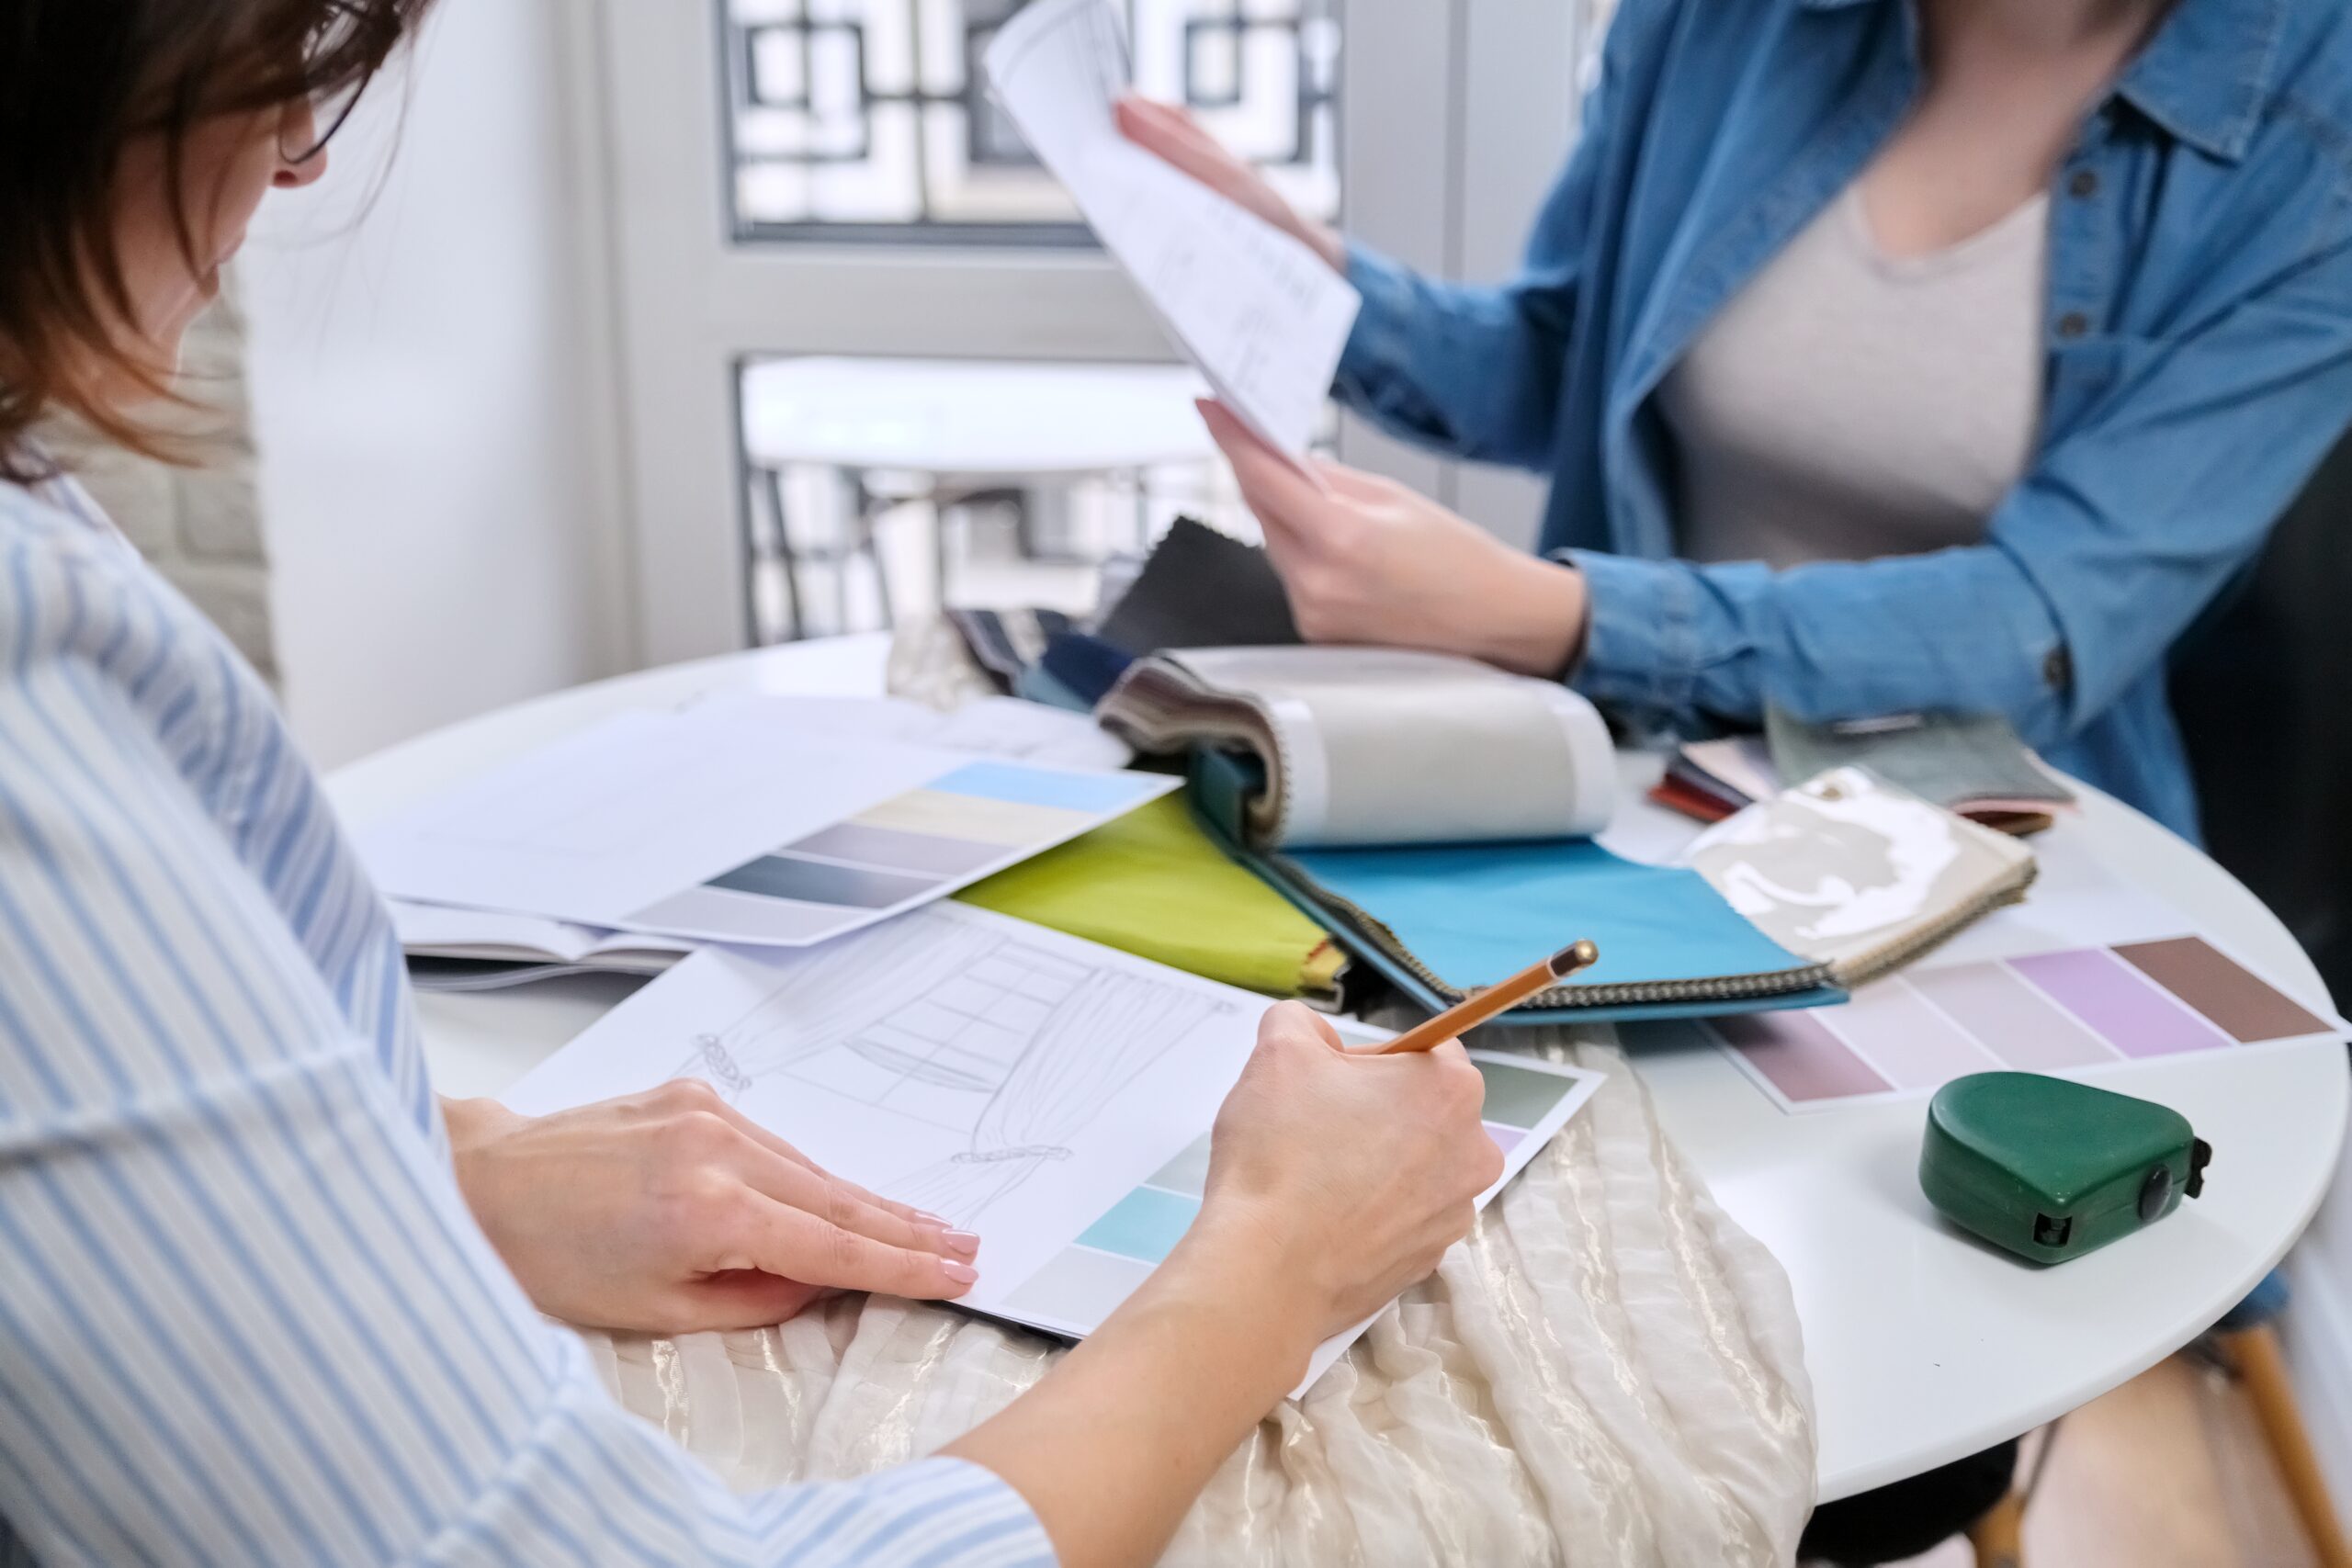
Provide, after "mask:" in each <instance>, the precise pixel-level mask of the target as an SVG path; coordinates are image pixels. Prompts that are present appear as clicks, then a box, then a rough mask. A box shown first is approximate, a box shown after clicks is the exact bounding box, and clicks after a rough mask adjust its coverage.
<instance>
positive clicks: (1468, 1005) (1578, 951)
mask: <svg viewBox="0 0 2352 1568" xmlns="http://www.w3.org/2000/svg"><path fill="white" fill-rule="evenodd" d="M1598 963H1600V949H1599V948H1598V947H1595V946H1594V945H1593V944H1592V943H1591V942H1577V943H1576V944H1575V945H1573V946H1570V947H1564V948H1562V949H1560V951H1559V952H1557V953H1554V954H1552V956H1551V957H1549V958H1547V959H1545V960H1544V962H1542V963H1541V964H1529V965H1528V966H1527V967H1526V968H1524V969H1522V970H1521V971H1520V972H1519V973H1518V974H1516V975H1513V976H1511V977H1510V979H1508V980H1505V981H1504V982H1502V983H1501V984H1500V985H1498V986H1489V987H1487V988H1486V989H1485V990H1483V991H1480V992H1479V993H1478V994H1477V995H1476V996H1473V997H1465V998H1463V999H1462V1000H1461V1001H1459V1002H1457V1003H1455V1004H1454V1005H1453V1007H1450V1008H1448V1009H1446V1010H1444V1011H1443V1012H1442V1013H1440V1014H1438V1015H1437V1016H1436V1017H1435V1018H1433V1019H1431V1020H1430V1021H1428V1022H1427V1023H1424V1024H1422V1025H1420V1026H1419V1028H1416V1029H1408V1030H1407V1031H1406V1032H1404V1033H1402V1034H1399V1035H1398V1036H1397V1038H1396V1039H1394V1040H1391V1041H1390V1042H1389V1043H1387V1044H1385V1045H1383V1046H1381V1047H1380V1048H1379V1049H1378V1050H1376V1051H1374V1052H1373V1053H1372V1055H1375V1056H1393V1055H1397V1054H1398V1053H1399V1052H1403V1051H1427V1050H1430V1049H1431V1048H1432V1047H1434V1046H1438V1045H1442V1044H1444V1043H1446V1042H1447V1041H1449V1040H1458V1039H1460V1038H1461V1037H1462V1036H1463V1035H1464V1034H1467V1033H1469V1032H1471V1031H1472V1030H1474V1029H1476V1028H1477V1027H1478V1026H1479V1025H1480V1024H1482V1023H1484V1022H1486V1021H1487V1020H1488V1019H1490V1018H1494V1017H1496V1016H1497V1015H1498V1014H1501V1013H1506V1012H1509V1011H1510V1010H1511V1009H1513V1008H1515V1007H1517V1006H1518V1005H1519V1004H1520V1003H1521V1002H1523V1001H1525V1000H1526V999H1527V998H1530V997H1532V996H1533V995H1535V993H1536V992H1538V991H1548V990H1550V989H1551V988H1552V987H1554V986H1556V985H1558V984H1559V983H1560V982H1561V981H1563V980H1565V979H1566V978H1567V977H1568V976H1571V975H1573V974H1575V973H1577V971H1578V970H1580V969H1589V968H1591V967H1592V966H1593V965H1594V964H1598Z"/></svg>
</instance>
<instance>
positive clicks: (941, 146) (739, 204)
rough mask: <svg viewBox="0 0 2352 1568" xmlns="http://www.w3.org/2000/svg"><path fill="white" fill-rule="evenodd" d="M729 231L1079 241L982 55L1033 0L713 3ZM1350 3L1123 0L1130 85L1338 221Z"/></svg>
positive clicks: (748, 235)
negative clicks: (996, 97)
mask: <svg viewBox="0 0 2352 1568" xmlns="http://www.w3.org/2000/svg"><path fill="white" fill-rule="evenodd" d="M717 3H718V5H720V6H722V7H723V14H724V17H725V20H726V26H725V28H724V36H725V39H726V60H725V62H724V63H725V69H726V77H727V85H728V104H729V112H728V116H727V134H728V140H729V149H728V151H729V158H730V160H731V172H732V175H733V178H732V182H731V185H732V197H733V207H734V228H735V237H736V239H737V240H738V241H741V242H761V241H790V240H826V241H880V242H886V243H907V242H909V241H922V240H939V241H947V242H954V243H1009V244H1030V245H1035V244H1084V243H1089V241H1088V235H1087V231H1086V229H1085V227H1084V225H1083V224H1082V223H1080V221H1079V220H1078V215H1077V213H1076V211H1075V210H1074V209H1072V207H1071V205H1070V203H1069V198H1068V197H1065V196H1064V195H1063V194H1062V191H1061V187H1060V186H1057V185H1056V184H1055V183H1054V181H1053V178H1052V176H1050V175H1047V174H1046V172H1045V171H1044V170H1043V169H1041V168H1040V167H1039V166H1038V165H1037V164H1036V161H1035V158H1033V157H1032V156H1031V154H1030V152H1029V150H1028V149H1027V147H1026V146H1024V145H1023V142H1022V141H1021V138H1020V135H1019V134H1018V133H1017V132H1016V131H1015V130H1013V129H1012V124H1011V123H1010V122H1009V121H1008V120H1007V119H1006V118H1004V116H1003V114H1002V113H1001V111H1000V110H999V109H998V108H997V107H995V105H994V104H993V103H992V102H990V101H989V96H988V92H987V88H986V85H985V83H984V82H983V81H982V79H981V73H980V67H979V61H980V58H981V56H982V55H983V54H985V53H986V51H987V50H988V46H989V39H991V38H992V37H994V35H995V33H996V29H997V28H1000V27H1001V26H1002V25H1003V23H1004V21H1005V19H1006V18H1007V17H1011V16H1012V14H1013V13H1014V12H1016V11H1018V10H1019V9H1020V8H1021V6H1023V4H1025V3H1026V0H717ZM1341 4H1342V0H1126V5H1127V8H1128V26H1129V39H1130V41H1131V44H1132V47H1133V51H1134V59H1135V72H1136V85H1137V87H1138V89H1139V90H1140V91H1142V92H1144V93H1145V94H1147V95H1148V96H1152V97H1156V98H1161V99H1164V100H1168V101H1170V102H1180V103H1183V104H1186V105H1188V106H1189V107H1191V108H1192V109H1193V112H1194V113H1195V114H1197V115H1198V116H1199V117H1200V118H1201V120H1202V122H1203V123H1204V125H1206V126H1207V127H1208V129H1209V130H1212V131H1213V132H1215V133H1216V135H1217V136H1218V137H1220V138H1222V139H1223V140H1224V141H1225V142H1226V144H1227V146H1229V147H1232V148H1234V149H1235V150H1236V151H1238V152H1240V153H1242V154H1243V155H1244V156H1246V157H1249V158H1250V159H1252V160H1253V161H1255V162H1257V163H1258V164H1260V165H1261V167H1262V168H1264V169H1265V170H1266V172H1267V175H1268V177H1269V178H1270V179H1272V181H1273V182H1274V184H1275V185H1276V186H1278V187H1279V188H1280V189H1281V190H1282V191H1283V195H1284V196H1286V197H1289V199H1290V200H1291V201H1292V202H1293V203H1294V204H1295V205H1296V206H1297V207H1298V208H1299V209H1301V210H1303V211H1306V212H1309V213H1312V214H1314V215H1316V216H1317V217H1320V218H1326V219H1336V218H1337V217H1338V216H1339V209H1340V172H1339V70H1340V21H1339V8H1340V5H1341Z"/></svg>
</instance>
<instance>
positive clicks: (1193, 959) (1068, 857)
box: [956, 795, 1347, 999]
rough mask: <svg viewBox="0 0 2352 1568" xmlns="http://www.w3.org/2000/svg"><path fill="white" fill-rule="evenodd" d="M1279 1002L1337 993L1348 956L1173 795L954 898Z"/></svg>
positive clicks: (1024, 862) (995, 876)
mask: <svg viewBox="0 0 2352 1568" xmlns="http://www.w3.org/2000/svg"><path fill="white" fill-rule="evenodd" d="M956 897H958V898H960V899H962V900H963V901H964V902H965V903H967V904H975V905H978V907H979V908H983V909H993V910H995V911H996V912H997V913H998V914H1001V915H1012V916H1014V917H1016V918H1018V919H1024V920H1034V921H1035V922H1036V923H1037V924H1038V925H1041V926H1046V927H1048V928H1050V929H1051V930H1054V931H1063V932H1067V933H1068V934H1069V935H1071V936H1076V937H1084V938H1085V939H1086V940H1088V941H1089V942H1101V943H1103V945H1104V946H1105V947H1115V948H1117V949H1118V950H1119V951H1121V952H1122V953H1134V954H1136V956H1137V957H1139V958H1149V959H1153V960H1155V961H1157V962H1159V963H1161V964H1168V965H1170V967H1172V968H1177V969H1182V970H1185V971H1187V972H1188V973H1191V974H1194V975H1202V976H1207V977H1208V978H1210V979H1212V980H1222V981H1224V982H1225V983H1226V984H1227V985H1230V986H1239V987H1244V988H1245V989H1248V990H1252V991H1260V992H1263V993H1264V994H1265V995H1267V996H1272V997H1306V998H1317V999H1329V998H1332V997H1334V996H1336V994H1337V992H1338V989H1339V975H1340V969H1342V968H1343V967H1345V965H1346V963H1347V954H1346V953H1345V952H1343V951H1342V950H1341V949H1340V946H1339V944H1338V943H1337V942H1333V941H1332V940H1331V935H1330V933H1329V931H1325V930H1323V929H1322V928H1321V927H1320V926H1317V925H1316V924H1315V923H1314V922H1313V921H1312V920H1310V919H1307V918H1306V916H1305V915H1302V914H1300V913H1299V912H1298V911H1297V910H1296V909H1295V908H1292V906H1291V904H1290V902H1289V900H1287V899H1285V898H1284V897H1283V896H1282V895H1281V894H1279V893H1276V892H1275V891H1274V890H1273V889H1272V888H1271V887H1268V886H1266V885H1265V884H1264V883H1263V882H1261V881H1260V880H1259V879H1258V878H1257V877H1256V876H1254V875H1252V874H1250V872H1248V871H1246V870H1244V869H1243V868H1242V867H1240V866H1238V865H1236V864H1235V863H1233V862H1232V860H1230V859H1229V858H1227V855H1226V853H1225V852H1224V851H1222V850H1220V849H1218V848H1217V846H1216V843H1215V842H1214V841H1212V840H1210V839H1209V837H1208V835H1206V834H1205V833H1204V832H1202V831H1201V829H1199V828H1198V827H1197V826H1195V825H1194V823H1193V818H1192V814H1191V813H1190V812H1189V811H1188V810H1187V809H1186V808H1185V806H1184V801H1183V797H1182V795H1168V796H1165V797H1164V798H1162V799H1159V800H1155V801H1153V802H1151V803H1150V804H1149V805H1148V806H1146V807H1143V808H1142V809H1141V810H1138V811H1131V812H1129V813H1128V814H1127V815H1126V816H1125V817H1122V818H1119V819H1118V820H1117V821H1115V822H1113V823H1110V824H1108V825H1107V826H1105V827H1102V828H1097V829H1095V830H1094V831H1092V832H1091V833H1088V834H1086V835H1084V836H1083V837H1081V838H1078V839H1074V840H1071V841H1070V842H1069V843H1067V844H1064V845H1062V846H1061V847H1060V848H1059V849H1055V850H1048V851H1046V852H1045V853H1044V854H1041V855H1038V856H1036V857H1035V858H1034V859H1031V860H1027V861H1023V863H1021V864H1019V865H1016V866H1014V867H1012V869H1011V870H1008V871H1001V872H999V873H997V874H996V875H994V876H991V877H989V879H988V880H986V881H985V882H979V883H975V884H974V885H973V886H969V887H967V888H966V889H964V891H963V892H961V893H959V894H957V895H956Z"/></svg>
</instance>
